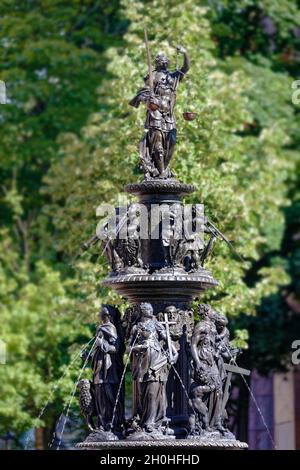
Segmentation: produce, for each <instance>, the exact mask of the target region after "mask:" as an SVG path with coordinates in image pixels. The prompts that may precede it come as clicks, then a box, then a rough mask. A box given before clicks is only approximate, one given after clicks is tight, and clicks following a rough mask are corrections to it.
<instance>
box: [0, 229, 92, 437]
mask: <svg viewBox="0 0 300 470" xmlns="http://www.w3.org/2000/svg"><path fill="white" fill-rule="evenodd" d="M1 246H2V247H3V246H6V247H7V248H8V251H7V252H1V269H0V278H1V292H0V297H1V302H0V305H1V307H0V315H1V329H0V337H1V339H2V340H3V341H4V342H5V343H6V346H7V362H6V364H5V365H2V366H1V367H0V394H1V397H2V398H1V403H0V415H1V421H0V433H1V434H2V433H5V432H6V430H7V429H12V430H14V431H15V432H17V433H20V432H22V431H24V430H26V429H28V428H30V427H31V426H32V425H33V424H35V425H41V424H44V425H45V424H46V425H48V426H49V427H51V426H52V425H53V422H54V421H55V418H57V417H58V416H59V414H60V413H61V412H62V408H63V403H64V400H65V399H66V397H67V396H68V394H69V393H70V390H71V389H72V384H73V381H74V380H75V378H76V376H77V375H78V367H79V365H80V359H79V358H78V360H77V361H75V362H74V363H73V365H72V367H71V368H70V370H69V371H68V372H66V367H67V365H68V364H69V363H70V361H71V359H72V356H73V357H74V355H75V353H76V351H78V350H80V346H78V345H79V344H81V343H82V342H83V341H84V342H86V338H89V336H90V334H91V332H90V328H89V327H88V326H87V325H84V323H83V321H82V317H81V315H80V311H79V309H78V304H79V299H78V295H76V292H74V281H72V280H71V279H68V280H66V281H62V279H61V276H60V274H59V273H58V272H57V271H55V270H53V268H51V267H49V266H46V265H45V263H44V262H43V261H40V262H38V263H37V265H36V269H35V276H34V279H33V280H32V281H30V279H29V277H28V273H27V270H26V267H25V266H24V265H22V264H19V260H18V257H17V256H16V254H14V253H12V252H11V251H9V248H10V247H11V240H10V239H9V237H8V235H7V233H5V232H3V233H2V238H1ZM64 373H65V377H64V379H63V380H61V381H60V384H59V385H60V386H59V387H58V388H56V384H57V381H58V380H59V379H60V377H61V376H62V374H64ZM50 392H51V393H52V400H51V401H50V404H51V406H50V409H49V410H47V413H46V414H45V416H42V417H41V420H36V419H35V418H37V417H38V415H39V412H40V410H41V409H42V407H43V405H44V404H45V403H46V401H47V398H48V396H49V393H50Z"/></svg>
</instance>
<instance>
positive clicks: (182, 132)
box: [0, 0, 300, 440]
mask: <svg viewBox="0 0 300 470" xmlns="http://www.w3.org/2000/svg"><path fill="white" fill-rule="evenodd" d="M0 13H1V20H0V25H1V33H0V34H1V38H0V40H1V46H2V47H1V50H0V54H1V55H2V56H1V61H0V79H2V80H4V81H5V82H6V84H7V88H8V96H9V102H8V104H7V105H5V106H1V110H0V111H1V121H0V122H1V127H0V133H1V143H2V145H1V149H0V159H1V166H0V174H1V191H2V192H1V212H2V221H1V226H2V232H1V233H2V240H1V242H0V243H1V247H0V248H1V252H2V253H3V255H2V258H3V259H1V261H2V263H3V269H2V271H1V277H2V278H3V289H2V288H1V296H3V318H4V319H5V321H4V322H2V323H3V324H2V325H1V332H0V336H1V338H2V339H4V340H5V341H7V343H8V349H9V356H8V358H9V361H8V364H7V365H6V366H3V367H1V370H0V374H1V376H2V377H3V379H2V380H1V381H0V390H1V396H2V397H4V399H3V401H2V405H1V408H0V414H1V417H2V416H3V420H2V419H1V426H2V428H1V430H0V432H1V431H3V432H4V430H7V428H9V429H10V430H12V431H14V432H15V433H16V434H17V435H20V434H21V433H22V432H24V430H25V429H28V428H30V427H31V426H32V425H33V424H36V423H35V421H34V420H35V418H36V417H37V415H38V414H39V410H40V409H41V407H42V405H43V400H44V399H45V397H46V398H47V393H49V390H51V388H52V387H53V385H54V384H55V380H57V379H58V378H59V376H60V375H61V373H63V371H64V370H65V369H64V368H65V366H66V364H68V363H69V362H70V358H71V357H72V353H73V351H74V347H76V345H79V344H82V343H84V342H86V338H87V337H88V332H89V331H90V330H91V329H93V327H94V325H93V321H94V320H95V312H96V311H97V308H98V307H99V305H100V304H101V302H102V301H114V302H117V303H119V304H121V303H122V301H121V299H118V298H116V296H115V295H114V294H113V293H112V292H108V291H107V290H106V289H103V288H102V286H101V279H103V277H104V275H105V273H106V272H107V267H106V264H105V262H104V260H103V258H102V257H101V256H99V254H100V253H99V251H100V250H99V248H98V247H95V248H94V249H93V250H91V252H89V253H85V254H83V255H81V250H80V245H81V244H82V242H83V241H85V240H86V239H87V238H89V237H90V236H92V235H93V233H94V230H95V226H96V223H97V219H96V216H95V210H96V208H97V206H98V205H99V204H101V203H102V202H112V203H115V204H118V194H121V195H122V197H123V199H124V198H125V195H124V194H123V193H122V192H123V186H124V185H125V184H126V183H128V182H130V181H134V180H136V179H138V178H141V176H140V175H139V171H138V169H137V162H138V152H137V146H138V141H139V139H140V137H141V135H142V132H143V119H144V110H143V109H141V110H140V111H139V112H138V113H136V112H133V111H132V110H131V109H130V107H129V106H128V100H129V99H130V98H131V97H132V96H133V94H134V92H135V91H136V88H137V86H138V84H141V85H142V83H143V80H142V77H143V76H144V75H145V73H146V60H145V51H144V45H143V27H144V25H145V23H146V24H147V25H148V30H149V38H150V43H151V48H152V50H153V54H154V53H156V52H157V51H158V50H160V49H164V50H166V51H167V52H168V54H169V56H170V59H171V68H172V67H175V46H176V44H177V43H182V44H183V45H184V46H185V47H186V48H187V49H188V51H189V53H190V55H191V60H192V67H191V70H190V72H189V74H188V75H187V77H186V78H185V80H184V82H183V83H182V86H181V87H180V89H179V92H178V104H177V109H176V114H177V116H178V129H179V135H178V141H179V142H178V146H177V149H176V153H175V156H174V161H173V165H172V166H173V167H174V169H175V171H176V173H177V175H178V177H179V178H180V179H181V180H182V181H185V182H193V183H194V184H195V185H196V186H197V192H196V193H195V195H194V196H193V199H190V200H193V201H197V202H199V201H200V202H203V203H204V204H205V207H206V213H207V215H209V216H210V218H211V219H212V220H214V221H215V222H216V224H217V225H218V226H219V228H220V229H221V230H222V231H223V232H224V233H225V234H226V235H227V236H228V238H230V239H232V240H234V246H235V248H236V250H237V251H238V252H239V253H240V254H241V255H242V256H243V257H244V259H245V262H244V263H242V262H241V261H240V260H239V259H238V258H237V257H236V256H235V255H234V254H233V253H232V252H230V251H229V250H228V248H227V247H226V245H223V244H222V243H221V242H219V243H218V244H217V246H216V249H215V252H214V253H215V256H214V257H213V258H212V259H211V261H210V266H209V267H210V269H212V270H213V272H214V275H215V277H216V278H217V279H218V280H219V281H220V286H219V287H218V288H217V289H216V290H214V291H212V292H208V293H207V294H206V295H205V297H204V299H203V300H205V301H209V302H211V303H213V304H214V305H215V306H216V308H219V309H220V310H221V311H223V312H224V313H225V314H226V315H228V316H229V317H230V318H231V327H232V330H233V332H234V335H235V339H236V342H237V344H239V345H240V346H242V347H247V345H248V344H249V351H248V353H247V355H246V356H245V357H246V360H247V362H248V365H249V366H250V367H258V368H260V369H261V370H263V371H270V370H272V369H273V368H277V367H282V366H285V365H286V363H287V359H288V354H289V353H290V350H289V348H290V339H291V338H294V337H295V336H294V337H293V335H295V334H296V330H295V324H296V323H297V322H296V320H295V315H294V314H293V312H294V311H295V309H297V308H298V307H297V306H298V299H299V286H298V284H299V281H298V280H297V279H298V272H299V237H298V231H299V215H300V213H299V207H300V206H299V190H298V188H299V185H298V180H297V177H296V176H295V175H297V170H298V169H299V148H300V140H299V131H298V129H299V107H298V108H297V107H295V106H294V105H293V104H292V101H291V92H292V90H291V84H292V81H293V80H295V79H297V78H299V60H300V58H299V53H298V52H297V51H298V50H299V38H300V30H299V26H298V25H299V15H300V9H299V6H298V3H297V1H279V0H278V1H272V2H271V1H268V0H261V1H252V0H244V1H241V2H235V1H230V0H229V1H217V0H211V1H192V0H183V1H179V0H164V1H160V2H158V1H143V2H137V1H135V0H134V1H132V0H123V1H122V2H119V1H112V2H106V1H103V0H102V1H100V2H97V1H95V0H94V1H85V0H83V1H79V0H78V1H77V0H70V1H69V2H68V3H67V4H66V2H64V1H59V0H54V1H50V0H48V1H46V0H42V1H39V2H35V1H31V2H29V1H28V2H27V1H25V2H22V3H21V4H20V2H17V1H13V0H11V1H4V2H2V4H1V6H0ZM186 106H188V108H189V110H195V111H197V113H198V119H197V120H196V121H194V122H193V123H186V122H185V121H184V120H183V119H182V118H181V113H182V112H183V110H185V108H186ZM133 173H134V174H133ZM4 228H5V230H4ZM48 283H49V288H48V289H47V284H48ZM1 313H2V312H1ZM38 319H39V323H37V322H38ZM295 322H296V323H295ZM68 325H69V327H68ZM291 326H292V327H291ZM248 335H249V343H248V342H247V338H248ZM20 337H22V339H21V338H20ZM78 347H79V346H78ZM77 349H78V348H77ZM16 363H17V364H22V365H23V367H20V368H18V367H17V368H16V365H15V364H16ZM75 366H77V367H78V363H75ZM16 371H17V372H18V373H17V379H16ZM49 371H50V372H49ZM74 377H76V367H75V371H73V372H72V371H71V373H70V375H66V380H65V382H64V386H63V387H62V389H61V391H60V392H56V393H55V402H54V401H53V405H51V407H50V408H49V412H47V413H45V416H43V417H42V420H40V422H39V423H38V425H39V426H43V427H44V429H45V430H46V435H49V432H51V430H53V428H54V426H55V422H56V420H57V418H58V416H59V414H60V412H61V409H62V407H63V405H62V404H63V402H66V400H67V399H68V397H69V394H70V392H71V390H72V383H73V381H74ZM17 384H18V386H17ZM33 387H34V395H33V393H32V390H33ZM21 389H22V392H21ZM13 403H14V406H13V405H12V404H13ZM2 423H3V424H2ZM45 440H46V439H45Z"/></svg>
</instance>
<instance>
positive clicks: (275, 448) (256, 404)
mask: <svg viewBox="0 0 300 470" xmlns="http://www.w3.org/2000/svg"><path fill="white" fill-rule="evenodd" d="M225 347H226V349H227V352H228V353H229V354H230V356H231V359H232V361H233V363H234V365H235V366H237V367H238V364H237V363H236V360H235V357H234V356H233V355H232V353H231V351H230V349H229V348H228V347H227V346H225ZM241 376H242V379H243V382H244V384H245V385H246V388H247V390H248V392H249V394H250V397H251V399H252V401H253V403H254V405H255V407H256V409H257V411H258V413H259V416H260V418H261V421H262V423H263V425H264V427H265V429H266V431H267V434H268V436H269V439H270V441H271V443H272V447H273V449H274V450H277V447H276V445H275V442H274V439H273V436H272V433H271V431H270V429H269V427H268V425H267V422H266V420H265V417H264V415H263V412H262V410H261V408H260V407H259V405H258V403H257V400H256V398H255V395H254V393H253V392H252V390H251V387H249V385H248V382H247V380H246V379H245V377H244V376H243V375H242V374H241Z"/></svg>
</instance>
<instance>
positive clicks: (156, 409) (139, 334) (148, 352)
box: [129, 303, 177, 432]
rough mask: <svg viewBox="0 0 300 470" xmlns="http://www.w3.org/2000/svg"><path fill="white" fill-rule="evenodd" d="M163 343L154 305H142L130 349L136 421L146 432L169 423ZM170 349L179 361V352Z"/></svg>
mask: <svg viewBox="0 0 300 470" xmlns="http://www.w3.org/2000/svg"><path fill="white" fill-rule="evenodd" d="M160 341H162V342H163V343H164V344H166V342H167V334H166V330H165V328H164V326H163V325H162V324H161V323H159V322H158V321H157V320H156V318H155V317H154V315H153V308H152V305H151V304H149V303H142V304H141V305H140V319H139V322H138V323H137V324H136V325H134V327H133V329H132V332H131V337H130V340H129V350H131V352H132V378H133V380H134V381H135V384H136V397H135V399H136V403H135V413H136V415H137V416H136V418H137V419H138V423H139V426H140V427H141V428H142V429H144V430H145V431H146V432H152V431H154V430H159V428H160V426H161V425H162V424H163V423H164V421H165V420H166V409H167V397H166V383H167V379H168V373H169V367H170V366H169V361H168V355H167V352H166V351H165V349H164V347H163V346H162V345H161V344H160ZM171 347H172V348H174V349H173V350H172V353H173V354H172V356H173V357H174V360H176V356H177V352H176V349H175V347H174V346H173V345H172V346H171Z"/></svg>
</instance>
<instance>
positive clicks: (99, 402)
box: [92, 305, 124, 432]
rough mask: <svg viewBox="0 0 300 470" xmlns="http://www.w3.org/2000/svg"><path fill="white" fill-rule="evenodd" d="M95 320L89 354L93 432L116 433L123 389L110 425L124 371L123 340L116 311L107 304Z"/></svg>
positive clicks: (120, 425)
mask: <svg viewBox="0 0 300 470" xmlns="http://www.w3.org/2000/svg"><path fill="white" fill-rule="evenodd" d="M99 317H100V320H101V325H100V326H99V328H98V329H97V339H96V342H95V347H94V351H93V354H92V369H93V392H94V398H95V408H96V413H97V429H99V430H102V431H109V430H112V431H114V430H115V431H119V432H120V431H121V430H122V425H123V423H124V387H122V388H121V390H120V395H119V398H118V403H117V405H116V410H115V417H114V422H113V423H112V418H113V413H114V409H115V403H116V399H117V394H118V389H119V384H120V379H121V376H122V372H123V368H124V365H123V354H124V341H123V334H122V330H121V324H120V321H119V320H120V319H119V312H118V310H117V309H115V308H114V307H111V306H110V305H103V307H102V309H101V311H100V313H99ZM111 428H112V429H111Z"/></svg>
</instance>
